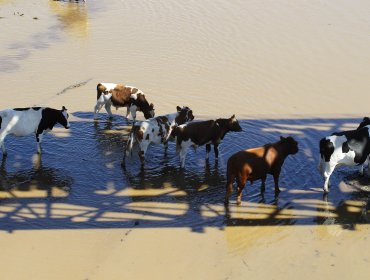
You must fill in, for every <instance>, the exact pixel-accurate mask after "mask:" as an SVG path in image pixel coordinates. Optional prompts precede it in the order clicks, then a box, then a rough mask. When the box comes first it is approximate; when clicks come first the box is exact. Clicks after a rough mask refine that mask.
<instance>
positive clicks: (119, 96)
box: [94, 83, 154, 121]
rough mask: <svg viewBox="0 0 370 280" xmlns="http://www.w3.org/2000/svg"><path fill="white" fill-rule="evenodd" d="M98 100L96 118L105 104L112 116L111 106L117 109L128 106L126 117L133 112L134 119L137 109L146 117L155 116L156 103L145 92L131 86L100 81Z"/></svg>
mask: <svg viewBox="0 0 370 280" xmlns="http://www.w3.org/2000/svg"><path fill="white" fill-rule="evenodd" d="M96 91H97V102H96V105H95V108H94V119H96V118H97V114H98V112H99V111H100V109H101V108H102V107H103V105H104V106H105V110H106V111H107V113H108V114H109V117H112V116H113V114H112V111H111V106H112V105H113V106H114V107H116V109H118V108H120V107H127V113H126V118H127V117H128V115H129V114H130V113H131V117H132V119H133V120H134V121H135V119H136V111H142V112H143V114H144V117H145V118H146V119H149V118H153V117H154V105H153V104H149V103H148V101H147V100H146V98H145V95H144V93H143V92H142V91H141V90H139V89H137V88H135V87H131V86H127V85H123V84H112V83H100V84H98V85H97V86H96Z"/></svg>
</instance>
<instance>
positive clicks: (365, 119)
mask: <svg viewBox="0 0 370 280" xmlns="http://www.w3.org/2000/svg"><path fill="white" fill-rule="evenodd" d="M369 120H370V119H369V117H364V119H363V120H362V121H369Z"/></svg>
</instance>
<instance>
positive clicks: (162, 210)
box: [0, 112, 370, 232]
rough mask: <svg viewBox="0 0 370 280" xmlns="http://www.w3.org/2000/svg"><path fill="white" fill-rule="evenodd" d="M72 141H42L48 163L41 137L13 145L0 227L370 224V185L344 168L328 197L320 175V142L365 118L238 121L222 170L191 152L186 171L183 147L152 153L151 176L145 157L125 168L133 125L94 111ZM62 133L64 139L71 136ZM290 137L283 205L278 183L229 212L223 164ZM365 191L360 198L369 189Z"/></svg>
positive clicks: (77, 125)
mask: <svg viewBox="0 0 370 280" xmlns="http://www.w3.org/2000/svg"><path fill="white" fill-rule="evenodd" d="M74 115H75V116H76V117H78V118H79V119H80V120H79V121H76V122H71V129H70V132H69V135H68V136H64V137H58V136H57V135H58V134H55V135H52V134H49V135H47V136H46V137H44V143H43V151H44V152H43V154H42V160H41V161H40V159H39V158H38V156H37V155H35V140H34V138H33V137H31V136H30V137H25V138H19V139H16V138H14V137H9V138H7V139H6V144H7V147H8V150H9V155H8V157H7V158H6V160H4V159H3V162H2V165H1V170H0V171H1V172H0V174H1V185H2V190H0V195H1V197H2V198H1V209H2V210H1V216H0V228H1V229H2V230H5V231H10V232H11V231H13V230H20V229H23V230H25V229H28V230H30V229H67V228H68V229H81V228H132V227H138V228H173V227H181V228H189V229H191V230H192V231H195V232H203V231H204V228H205V227H215V228H219V229H220V230H223V228H224V227H226V226H264V225H315V224H340V225H342V226H343V227H344V228H347V229H354V228H355V227H356V224H359V223H369V221H370V216H369V211H370V202H369V197H368V192H367V191H368V189H367V188H368V186H369V180H367V179H366V178H360V177H359V176H358V175H357V172H358V171H357V169H356V168H340V169H338V170H336V171H335V173H334V174H333V176H332V178H331V182H332V187H331V190H330V193H329V195H328V196H324V195H323V192H322V189H321V187H322V185H323V180H322V178H321V177H320V175H319V173H318V171H317V164H318V141H319V140H320V138H321V137H323V136H325V135H327V129H328V130H330V131H337V130H340V129H341V128H343V126H345V125H349V124H353V125H355V124H356V123H358V122H359V121H360V119H294V120H291V119H265V120H258V119H248V120H239V121H240V124H241V126H242V128H243V131H242V132H239V133H229V134H227V136H226V137H225V139H224V140H223V142H222V144H221V145H220V153H221V155H220V160H219V161H218V163H216V162H215V160H214V155H213V154H211V157H210V160H209V162H208V163H207V162H206V161H205V148H204V147H199V148H198V150H197V151H194V150H191V151H190V152H189V154H188V157H187V161H186V167H185V169H180V167H179V158H178V155H177V154H176V152H175V145H174V143H171V144H170V146H169V149H168V153H167V155H165V154H164V148H163V146H151V147H150V148H149V150H148V153H147V157H146V167H145V169H144V170H141V169H140V163H139V158H138V156H137V155H136V154H135V153H134V155H133V157H130V158H128V159H126V167H125V168H122V167H121V161H122V155H123V148H124V146H125V142H126V135H127V128H128V126H127V124H128V123H127V120H126V119H125V118H123V117H121V116H118V115H116V116H115V118H114V120H113V121H112V122H111V121H109V120H108V119H107V116H106V114H104V115H103V114H101V115H100V120H99V122H94V121H93V120H92V116H93V115H92V113H91V112H75V113H74ZM63 130H64V129H62V128H61V129H60V130H58V131H60V132H63ZM280 135H292V136H293V137H294V138H295V139H296V140H297V141H298V142H299V148H300V150H299V152H298V154H296V155H295V156H289V157H288V159H287V160H286V162H285V164H284V167H283V171H282V174H281V177H280V178H281V179H280V185H281V188H282V192H281V193H280V194H279V195H278V196H276V195H275V194H274V191H273V181H272V178H268V180H267V190H266V192H265V194H264V195H262V194H261V193H260V182H259V181H256V182H254V184H253V185H252V186H251V185H250V183H248V185H247V187H246V188H245V191H244V193H243V197H242V200H243V204H242V206H240V207H237V206H236V205H235V193H234V195H233V197H232V201H231V205H230V207H229V208H226V209H225V208H224V206H223V198H224V194H225V165H226V161H227V159H228V157H229V156H230V155H231V154H232V153H234V152H236V151H238V150H241V149H245V148H250V147H255V146H258V145H261V144H263V143H268V142H273V141H276V140H277V139H278V138H279V136H280ZM361 189H362V190H361Z"/></svg>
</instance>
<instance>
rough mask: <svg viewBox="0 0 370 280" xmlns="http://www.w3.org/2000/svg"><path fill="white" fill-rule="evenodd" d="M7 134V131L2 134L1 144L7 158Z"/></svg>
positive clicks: (0, 136) (0, 135)
mask: <svg viewBox="0 0 370 280" xmlns="http://www.w3.org/2000/svg"><path fill="white" fill-rule="evenodd" d="M6 135H7V134H6V133H5V131H3V132H2V133H1V134H0V144H1V149H2V150H3V157H5V156H7V154H8V152H7V151H6V148H5V137H6Z"/></svg>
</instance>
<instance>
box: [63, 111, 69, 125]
mask: <svg viewBox="0 0 370 280" xmlns="http://www.w3.org/2000/svg"><path fill="white" fill-rule="evenodd" d="M62 114H63V116H64V118H65V119H66V121H67V126H66V128H69V127H70V125H69V121H68V118H69V115H68V113H67V110H64V111H62Z"/></svg>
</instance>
